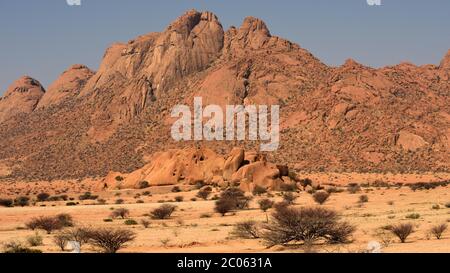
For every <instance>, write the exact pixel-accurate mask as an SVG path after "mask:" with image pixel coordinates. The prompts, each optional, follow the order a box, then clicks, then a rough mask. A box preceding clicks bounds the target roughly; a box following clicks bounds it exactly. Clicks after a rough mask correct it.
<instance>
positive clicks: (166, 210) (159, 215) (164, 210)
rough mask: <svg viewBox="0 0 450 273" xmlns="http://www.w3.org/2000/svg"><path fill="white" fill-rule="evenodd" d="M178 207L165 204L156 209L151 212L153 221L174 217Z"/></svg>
mask: <svg viewBox="0 0 450 273" xmlns="http://www.w3.org/2000/svg"><path fill="white" fill-rule="evenodd" d="M175 209H176V206H174V205H169V204H164V205H162V206H160V207H159V208H156V209H154V210H153V211H151V212H150V215H151V217H152V218H153V219H159V220H163V219H168V218H170V216H171V215H172V213H173V212H174V211H175Z"/></svg>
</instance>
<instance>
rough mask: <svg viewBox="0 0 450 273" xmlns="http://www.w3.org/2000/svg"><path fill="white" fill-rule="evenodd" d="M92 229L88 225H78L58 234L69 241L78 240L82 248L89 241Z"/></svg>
mask: <svg viewBox="0 0 450 273" xmlns="http://www.w3.org/2000/svg"><path fill="white" fill-rule="evenodd" d="M90 231H91V229H90V228H87V227H77V228H71V229H66V230H64V231H62V232H60V233H59V234H57V236H59V237H65V238H66V240H67V241H68V242H69V241H73V242H77V243H78V244H79V246H80V248H81V247H82V246H83V245H85V244H86V243H88V242H89V234H90Z"/></svg>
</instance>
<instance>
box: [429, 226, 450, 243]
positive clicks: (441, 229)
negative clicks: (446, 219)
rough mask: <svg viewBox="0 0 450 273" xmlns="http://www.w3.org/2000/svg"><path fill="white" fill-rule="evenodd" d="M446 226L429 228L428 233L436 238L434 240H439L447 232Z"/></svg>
mask: <svg viewBox="0 0 450 273" xmlns="http://www.w3.org/2000/svg"><path fill="white" fill-rule="evenodd" d="M447 228H448V226H447V224H441V225H437V226H434V227H432V228H431V230H430V233H431V234H433V235H434V237H436V239H438V240H440V239H441V238H442V234H443V233H444V232H445V231H446V230H447Z"/></svg>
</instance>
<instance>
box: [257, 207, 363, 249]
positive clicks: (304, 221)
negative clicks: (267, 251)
mask: <svg viewBox="0 0 450 273" xmlns="http://www.w3.org/2000/svg"><path fill="white" fill-rule="evenodd" d="M272 217H273V221H271V223H270V224H267V225H266V226H265V229H266V231H265V232H264V233H263V238H264V240H265V241H266V243H267V244H268V245H269V246H274V245H278V244H281V245H286V244H289V243H293V242H302V243H304V244H307V245H310V244H312V243H314V242H315V241H317V240H325V241H326V242H328V243H336V242H339V243H347V242H349V237H350V236H351V235H352V234H353V232H354V231H355V227H353V226H352V225H350V224H348V223H347V222H340V221H339V220H340V218H339V216H338V214H337V213H336V212H335V211H333V210H329V209H325V208H322V207H317V208H299V209H297V208H292V207H283V206H279V207H278V206H277V209H276V211H275V212H274V213H273V214H272Z"/></svg>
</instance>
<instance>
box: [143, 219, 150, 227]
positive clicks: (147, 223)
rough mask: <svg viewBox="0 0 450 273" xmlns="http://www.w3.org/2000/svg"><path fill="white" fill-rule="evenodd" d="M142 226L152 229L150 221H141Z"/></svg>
mask: <svg viewBox="0 0 450 273" xmlns="http://www.w3.org/2000/svg"><path fill="white" fill-rule="evenodd" d="M141 224H142V225H143V226H144V228H148V227H150V221H147V220H145V219H143V220H141Z"/></svg>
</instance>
